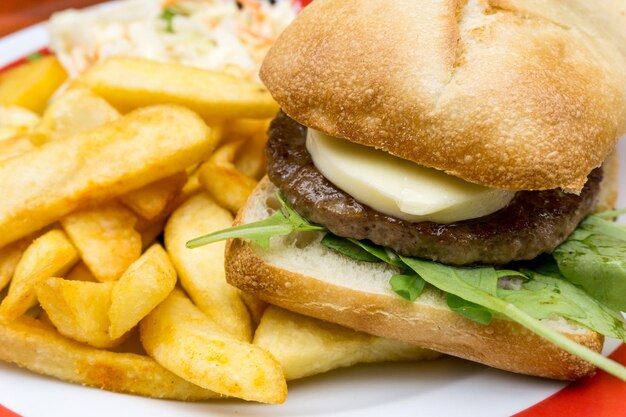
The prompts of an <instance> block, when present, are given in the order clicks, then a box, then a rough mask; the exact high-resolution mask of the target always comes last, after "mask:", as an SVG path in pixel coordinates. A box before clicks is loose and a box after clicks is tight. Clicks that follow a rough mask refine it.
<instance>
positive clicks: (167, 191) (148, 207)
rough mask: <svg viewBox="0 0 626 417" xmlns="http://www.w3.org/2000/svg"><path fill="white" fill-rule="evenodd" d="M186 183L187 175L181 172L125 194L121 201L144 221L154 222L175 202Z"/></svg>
mask: <svg viewBox="0 0 626 417" xmlns="http://www.w3.org/2000/svg"><path fill="white" fill-rule="evenodd" d="M186 182H187V173H185V172H179V173H178V174H174V175H172V176H170V177H167V178H163V179H162V180H159V181H155V182H153V183H152V184H148V185H146V186H144V187H142V188H139V189H138V190H135V191H131V192H130V193H128V194H124V195H123V196H121V197H120V200H121V201H122V203H124V204H125V205H127V206H128V207H129V208H130V209H131V210H133V211H134V212H135V213H137V214H138V215H140V216H141V217H143V218H144V219H147V220H152V219H155V218H156V217H158V216H159V215H161V214H162V213H163V211H164V210H165V208H166V207H167V206H168V205H169V204H170V203H171V202H172V201H174V199H175V198H176V197H177V196H178V194H179V193H180V191H181V190H182V188H183V186H184V185H185V183H186Z"/></svg>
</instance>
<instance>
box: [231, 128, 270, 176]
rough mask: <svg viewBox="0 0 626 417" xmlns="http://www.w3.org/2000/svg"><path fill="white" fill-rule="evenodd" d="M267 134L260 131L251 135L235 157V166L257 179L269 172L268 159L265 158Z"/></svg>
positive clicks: (246, 174)
mask: <svg viewBox="0 0 626 417" xmlns="http://www.w3.org/2000/svg"><path fill="white" fill-rule="evenodd" d="M266 143H267V136H266V135H265V133H260V134H257V135H255V136H252V137H250V139H248V140H247V141H246V143H245V144H244V145H243V146H242V147H241V148H240V149H239V152H238V153H237V156H236V157H235V160H234V163H235V167H236V168H237V170H238V171H239V172H241V173H242V174H244V175H245V176H247V177H250V178H253V179H255V180H257V181H258V180H260V179H261V178H263V176H264V175H265V173H266V172H267V161H266V159H265V144H266Z"/></svg>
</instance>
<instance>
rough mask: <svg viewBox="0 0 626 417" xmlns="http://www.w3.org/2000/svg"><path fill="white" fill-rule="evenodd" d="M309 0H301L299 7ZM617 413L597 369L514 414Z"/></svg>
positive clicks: (623, 409) (618, 386)
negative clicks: (586, 376) (588, 376)
mask: <svg viewBox="0 0 626 417" xmlns="http://www.w3.org/2000/svg"><path fill="white" fill-rule="evenodd" d="M311 1H312V0H300V1H299V3H300V4H301V6H302V7H305V6H307V5H308V4H309V3H311ZM33 53H34V54H39V55H43V56H45V55H51V54H52V52H51V51H50V49H49V48H43V49H40V50H39V51H34V52H33ZM32 55H33V54H29V55H27V56H25V57H23V58H21V59H18V60H16V61H15V62H12V63H10V64H8V65H6V66H4V67H2V68H0V73H1V72H4V71H7V70H9V69H12V68H15V67H18V66H20V65H22V64H24V63H26V62H28V61H30V60H31V59H32V58H31V56H32ZM609 357H610V358H611V359H613V360H614V361H616V362H619V363H621V364H622V365H625V366H626V344H622V345H620V346H619V347H618V348H617V349H616V350H615V351H614V352H613V353H612V354H611V355H610V356H609ZM555 415H567V416H568V417H589V416H595V417H618V416H620V417H621V416H624V415H626V383H625V382H623V381H620V380H619V379H617V378H615V377H613V376H611V375H609V374H607V373H606V372H604V371H602V370H599V371H598V372H597V373H596V375H594V376H593V377H590V378H585V379H582V380H580V381H576V382H573V383H571V384H569V385H568V386H566V387H565V388H563V389H562V390H560V391H558V392H557V393H555V394H553V395H551V396H550V397H548V398H546V399H544V400H543V401H541V402H539V403H537V404H535V405H532V406H530V407H529V408H527V409H526V410H523V411H521V412H519V413H517V414H515V415H514V416H513V417H553V416H555ZM0 417H21V416H20V415H19V414H16V413H15V412H13V411H11V410H9V409H8V408H6V407H3V406H2V405H0Z"/></svg>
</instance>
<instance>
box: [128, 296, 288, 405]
mask: <svg viewBox="0 0 626 417" xmlns="http://www.w3.org/2000/svg"><path fill="white" fill-rule="evenodd" d="M139 330H140V335H141V341H142V343H143V346H144V348H145V349H146V352H148V354H149V355H150V356H152V357H153V358H154V359H155V360H156V361H157V362H159V363H160V364H161V365H163V367H165V368H166V369H169V370H170V371H172V372H173V373H174V374H176V375H178V376H180V377H181V378H183V379H186V380H187V381H189V382H192V383H194V384H196V385H199V386H201V387H204V388H207V389H210V390H212V391H215V392H218V393H220V394H223V395H228V396H232V397H236V398H243V399H244V400H249V401H259V402H263V403H270V404H278V403H282V402H283V401H285V397H286V395H287V384H286V383H285V379H284V377H283V374H282V372H281V370H280V366H279V365H278V363H277V362H276V360H275V359H274V358H273V357H272V355H270V354H269V353H267V352H266V351H265V350H263V349H261V348H259V347H257V346H254V345H251V344H249V343H246V342H240V341H238V340H236V339H235V338H233V337H232V336H230V335H229V334H228V333H227V332H225V331H224V330H223V329H222V328H221V327H219V326H217V325H216V324H215V323H214V322H213V321H212V320H210V319H208V318H207V317H206V316H205V315H204V314H203V313H202V312H201V311H200V310H199V309H198V308H197V307H195V306H194V305H193V304H192V302H191V301H190V300H189V299H188V298H187V297H186V296H185V295H184V294H183V292H182V291H181V290H174V291H173V292H172V293H171V294H170V295H169V296H168V297H167V299H166V300H165V301H163V303H161V304H160V305H159V306H158V307H157V308H155V309H154V310H153V311H152V312H151V313H150V314H149V315H148V316H147V317H146V318H145V319H143V320H142V322H141V324H140V326H139Z"/></svg>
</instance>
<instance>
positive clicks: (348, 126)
mask: <svg viewBox="0 0 626 417" xmlns="http://www.w3.org/2000/svg"><path fill="white" fill-rule="evenodd" d="M598 8H599V6H597V5H596V3H595V2H590V1H588V0H571V1H567V2H563V1H557V0H541V1H527V0H524V1H522V0H489V1H478V0H469V1H460V0H456V1H453V0H445V1H415V0H393V1H381V0H350V1H345V0H316V1H314V2H313V3H312V4H311V5H310V6H308V7H307V8H305V9H304V10H303V11H302V13H301V14H300V15H299V16H298V17H297V18H296V20H295V21H294V22H293V24H292V25H290V26H289V27H288V28H287V29H286V30H285V31H284V32H283V34H282V35H281V36H280V38H279V39H278V40H277V42H276V43H275V45H274V46H273V47H272V49H271V50H270V52H269V53H268V55H267V57H266V59H265V61H264V63H263V67H262V69H261V79H262V80H263V82H264V83H265V84H266V86H267V87H268V88H269V90H270V92H271V93H272V95H273V96H274V98H275V99H276V100H277V101H278V103H279V104H280V105H281V107H282V109H283V110H284V111H285V112H286V113H287V114H288V115H289V116H290V117H292V118H293V119H295V120H296V121H298V122H300V123H301V124H303V125H306V126H309V127H312V128H315V129H318V130H322V131H324V132H326V133H328V134H330V135H333V136H337V137H342V138H346V139H349V140H351V141H354V142H357V143H361V144H363V145H368V146H373V147H376V148H380V149H383V150H385V151H387V152H389V153H391V154H394V155H397V156H399V157H402V158H404V159H408V160H411V161H414V162H416V163H418V164H420V165H425V166H429V167H433V168H437V169H439V170H443V171H446V172H448V173H450V174H452V175H455V176H458V177H461V178H463V179H465V180H467V181H471V182H475V183H478V184H483V185H486V186H490V187H496V188H505V189H514V190H540V189H542V190H543V189H554V188H562V189H565V190H568V191H572V192H578V191H580V190H581V188H582V187H583V185H584V183H585V181H586V178H587V175H588V174H589V172H590V171H591V170H592V169H593V168H596V167H598V166H600V164H601V163H602V162H603V161H604V160H605V158H606V157H607V155H608V153H609V152H610V151H611V150H612V149H613V148H614V146H615V143H616V141H617V138H618V137H619V136H621V135H622V134H623V133H624V131H625V127H626V126H625V122H626V94H625V91H626V90H625V86H626V60H625V58H624V54H626V49H625V48H624V46H623V45H622V44H620V43H619V42H618V41H619V40H620V39H621V40H623V37H624V32H625V31H624V29H623V27H622V25H620V22H621V19H610V18H607V17H606V16H605V15H606V14H607V13H606V12H605V11H604V12H600V11H598V10H597V9H598ZM622 43H623V42H622Z"/></svg>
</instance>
